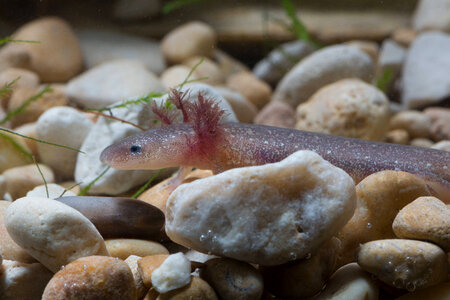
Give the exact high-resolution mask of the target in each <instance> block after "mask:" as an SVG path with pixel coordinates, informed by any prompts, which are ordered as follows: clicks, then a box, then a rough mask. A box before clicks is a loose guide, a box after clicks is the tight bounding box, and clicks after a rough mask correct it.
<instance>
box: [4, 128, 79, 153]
mask: <svg viewBox="0 0 450 300" xmlns="http://www.w3.org/2000/svg"><path fill="white" fill-rule="evenodd" d="M0 131H4V132H8V133H11V134H14V135H17V136H20V137H23V138H26V139H29V140H33V141H35V142H38V143H42V144H47V145H51V146H55V147H60V148H64V149H67V150H72V151H76V152H79V153H83V154H86V153H85V152H83V151H81V150H78V149H75V148H72V147H69V146H64V145H59V144H55V143H51V142H47V141H43V140H39V139H35V138H32V137H30V136H26V135H23V134H20V133H17V132H14V131H12V130H8V129H6V128H1V127H0Z"/></svg>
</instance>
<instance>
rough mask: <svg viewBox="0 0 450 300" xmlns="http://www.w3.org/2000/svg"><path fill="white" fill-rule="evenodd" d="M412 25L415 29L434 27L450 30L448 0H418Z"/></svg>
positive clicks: (449, 6) (449, 4)
mask: <svg viewBox="0 0 450 300" xmlns="http://www.w3.org/2000/svg"><path fill="white" fill-rule="evenodd" d="M412 25H413V27H414V29H416V30H430V29H436V30H442V31H447V32H450V1H449V0H420V1H419V3H418V5H417V7H416V11H415V12H414V16H413V20H412Z"/></svg>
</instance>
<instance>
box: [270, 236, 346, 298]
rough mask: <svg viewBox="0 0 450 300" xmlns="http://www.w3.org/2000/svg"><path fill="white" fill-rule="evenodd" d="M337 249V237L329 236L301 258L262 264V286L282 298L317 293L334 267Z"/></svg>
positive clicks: (338, 243) (307, 295)
mask: <svg viewBox="0 0 450 300" xmlns="http://www.w3.org/2000/svg"><path fill="white" fill-rule="evenodd" d="M339 250H340V242H339V240H338V239H336V238H332V239H330V240H329V241H328V242H326V243H325V244H324V245H322V246H321V248H320V249H319V250H318V251H317V252H316V253H313V254H311V253H309V255H308V256H307V257H306V258H304V259H301V260H297V261H295V262H291V263H288V264H284V265H279V266H274V267H263V268H262V274H263V276H264V285H265V288H266V289H267V290H268V291H270V292H271V293H272V294H274V295H275V296H278V297H280V298H282V299H302V298H306V297H310V296H313V295H315V294H317V293H318V292H319V291H321V290H322V289H323V287H324V285H325V284H326V282H327V281H328V278H329V277H330V276H331V274H333V272H334V270H335V269H336V259H337V254H338V253H339Z"/></svg>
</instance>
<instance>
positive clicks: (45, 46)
mask: <svg viewBox="0 0 450 300" xmlns="http://www.w3.org/2000/svg"><path fill="white" fill-rule="evenodd" d="M13 37H14V39H17V40H32V41H39V43H38V44H36V43H11V44H8V45H7V46H5V47H4V49H2V51H25V53H27V54H28V55H29V56H30V63H29V64H28V65H27V66H26V68H27V69H30V70H32V71H34V72H36V73H37V74H38V75H39V77H40V78H41V80H42V81H43V82H62V81H67V80H68V79H70V78H71V77H73V76H74V75H75V74H77V73H78V72H80V71H81V69H82V67H83V56H82V52H81V48H80V45H79V43H78V40H77V38H76V36H75V34H74V32H73V31H72V29H71V27H70V26H69V24H68V23H67V22H65V21H64V20H62V19H60V18H57V17H45V18H41V19H37V20H34V21H32V22H29V23H27V24H25V25H23V26H22V27H21V28H19V29H18V30H17V31H16V32H15V33H14V34H13Z"/></svg>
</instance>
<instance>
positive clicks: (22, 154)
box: [0, 132, 33, 196]
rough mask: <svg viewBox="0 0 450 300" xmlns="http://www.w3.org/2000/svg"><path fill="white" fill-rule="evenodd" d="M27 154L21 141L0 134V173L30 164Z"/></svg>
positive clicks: (10, 135)
mask: <svg viewBox="0 0 450 300" xmlns="http://www.w3.org/2000/svg"><path fill="white" fill-rule="evenodd" d="M29 153H30V150H29V149H28V147H27V145H26V144H25V143H24V141H23V140H21V139H20V138H18V137H16V136H14V135H12V134H4V133H3V132H1V133H0V172H4V171H5V170H7V169H11V168H14V167H19V166H23V165H27V164H30V163H32V162H33V159H32V158H31V157H30V156H29ZM2 196H3V195H2Z"/></svg>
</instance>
